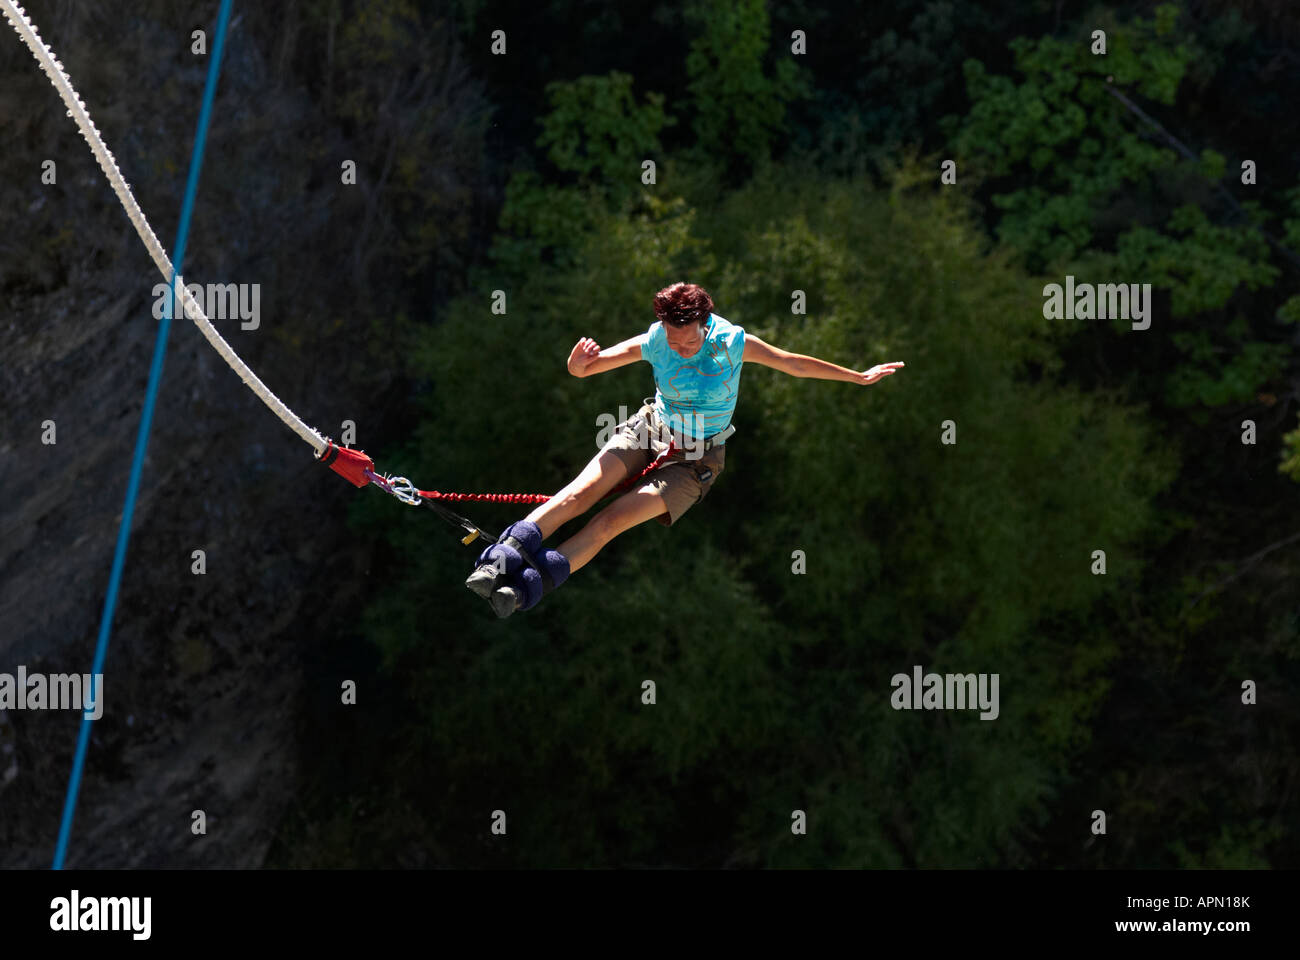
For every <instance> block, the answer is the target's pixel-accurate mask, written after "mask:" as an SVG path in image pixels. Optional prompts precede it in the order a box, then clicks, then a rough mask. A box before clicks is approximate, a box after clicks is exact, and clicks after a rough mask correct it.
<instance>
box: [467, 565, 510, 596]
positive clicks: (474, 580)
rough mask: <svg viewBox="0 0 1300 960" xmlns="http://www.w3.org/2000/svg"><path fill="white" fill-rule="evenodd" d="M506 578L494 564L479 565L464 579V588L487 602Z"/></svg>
mask: <svg viewBox="0 0 1300 960" xmlns="http://www.w3.org/2000/svg"><path fill="white" fill-rule="evenodd" d="M506 576H507V574H505V573H502V572H501V570H500V568H498V567H497V565H496V564H495V563H481V564H479V565H478V566H477V567H475V568H474V572H473V573H471V574H470V575H469V577H467V578H466V580H465V586H467V587H469V588H470V589H471V590H473V591H474V592H475V593H477V594H478V595H479V596H480V597H482V598H483V599H484V600H487V599H489V598H490V597H491V596H492V591H493V590H495V589H496V588H497V587H499V586H501V584H502V582H504V581H505V579H506Z"/></svg>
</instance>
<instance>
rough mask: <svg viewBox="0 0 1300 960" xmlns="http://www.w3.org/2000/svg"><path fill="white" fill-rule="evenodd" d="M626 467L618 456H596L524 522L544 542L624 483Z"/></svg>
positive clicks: (626, 474)
mask: <svg viewBox="0 0 1300 960" xmlns="http://www.w3.org/2000/svg"><path fill="white" fill-rule="evenodd" d="M627 476H628V469H627V466H626V464H624V463H623V461H622V460H620V459H619V458H618V456H617V455H615V454H613V453H609V452H608V451H606V452H604V453H598V454H596V456H594V457H592V458H591V462H590V463H588V464H587V465H586V466H585V467H584V468H583V470H582V473H580V474H578V476H577V477H576V478H575V479H574V480H573V482H572V483H570V484H569V485H568V486H566V487H565V488H564V489H563V490H561V491H560V492H559V493H557V494H556V495H555V496H553V497H551V499H549V500H547V501H546V502H545V503H543V504H541V505H540V506H538V507H537V509H535V510H534V511H533V512H532V513H530V514H529V515H528V516H527V517H525V518H524V519H525V520H531V521H533V523H535V524H537V526H538V528H539V529H540V530H541V531H542V539H543V540H545V539H546V538H547V537H549V536H550V535H551V534H553V533H554V532H555V531H556V530H558V529H559V528H560V527H562V526H564V524H566V523H568V522H569V521H570V520H572V519H573V518H574V517H580V516H582V515H583V514H584V513H586V512H587V511H588V510H590V509H591V508H592V507H593V506H595V505H596V503H598V502H599V501H600V499H601V497H603V496H605V494H607V493H609V492H610V491H611V490H613V489H614V488H615V487H616V486H618V485H619V484H620V483H622V482H623V481H624V480H626V479H627Z"/></svg>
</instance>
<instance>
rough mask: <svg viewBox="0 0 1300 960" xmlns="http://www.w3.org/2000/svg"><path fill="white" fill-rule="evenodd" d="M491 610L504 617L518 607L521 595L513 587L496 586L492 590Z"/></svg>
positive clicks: (521, 600) (521, 599)
mask: <svg viewBox="0 0 1300 960" xmlns="http://www.w3.org/2000/svg"><path fill="white" fill-rule="evenodd" d="M490 602H491V604H492V612H493V613H495V614H496V615H497V616H498V617H501V618H505V617H508V616H510V614H512V613H514V612H515V611H516V610H518V609H519V605H520V604H521V603H522V602H523V596H522V595H521V594H520V592H519V591H518V590H516V589H515V588H514V587H497V588H496V589H495V590H493V591H492V598H491V601H490Z"/></svg>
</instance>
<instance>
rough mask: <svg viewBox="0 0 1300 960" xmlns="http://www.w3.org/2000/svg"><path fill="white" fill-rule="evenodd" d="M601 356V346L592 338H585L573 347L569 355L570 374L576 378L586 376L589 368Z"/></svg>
mask: <svg viewBox="0 0 1300 960" xmlns="http://www.w3.org/2000/svg"><path fill="white" fill-rule="evenodd" d="M598 356H600V344H598V343H596V341H595V340H593V339H591V337H583V338H582V339H581V340H579V341H578V342H577V343H576V344H574V346H573V352H572V353H570V354H569V372H570V373H571V374H573V375H574V376H575V377H581V376H585V375H586V373H587V366H588V365H589V364H590V363H591V361H593V360H595V359H596V358H597V357H598Z"/></svg>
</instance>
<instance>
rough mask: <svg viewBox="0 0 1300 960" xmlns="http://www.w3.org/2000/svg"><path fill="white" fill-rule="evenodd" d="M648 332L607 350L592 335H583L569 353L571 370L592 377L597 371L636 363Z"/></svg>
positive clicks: (582, 375) (578, 375) (579, 375)
mask: <svg viewBox="0 0 1300 960" xmlns="http://www.w3.org/2000/svg"><path fill="white" fill-rule="evenodd" d="M646 336H647V335H646V334H644V333H643V334H641V335H640V336H636V337H632V338H631V339H630V340H624V341H623V342H622V343H616V344H614V346H612V347H610V348H609V349H607V350H602V349H600V345H599V344H598V343H596V341H595V340H593V339H591V337H583V338H582V339H581V340H579V341H578V342H577V343H576V344H574V347H573V351H572V352H571V353H570V354H569V363H568V367H569V372H570V373H571V374H573V375H574V376H575V377H590V376H591V375H592V374H595V373H604V372H605V371H606V370H613V369H614V368H615V367H622V366H625V365H627V364H629V363H635V362H636V361H637V360H640V359H641V347H642V345H643V344H644V343H645V342H646Z"/></svg>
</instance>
